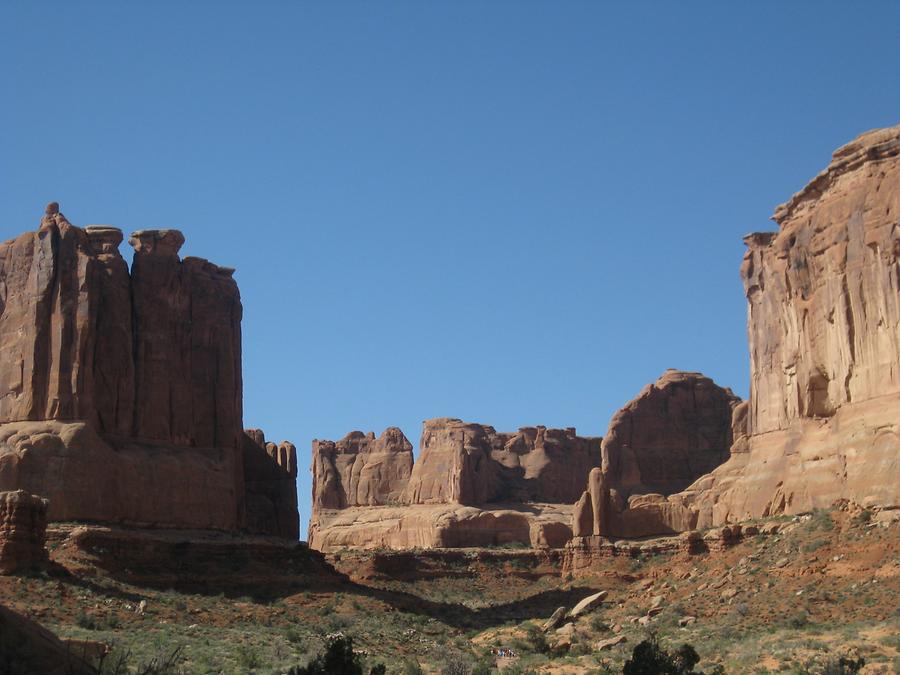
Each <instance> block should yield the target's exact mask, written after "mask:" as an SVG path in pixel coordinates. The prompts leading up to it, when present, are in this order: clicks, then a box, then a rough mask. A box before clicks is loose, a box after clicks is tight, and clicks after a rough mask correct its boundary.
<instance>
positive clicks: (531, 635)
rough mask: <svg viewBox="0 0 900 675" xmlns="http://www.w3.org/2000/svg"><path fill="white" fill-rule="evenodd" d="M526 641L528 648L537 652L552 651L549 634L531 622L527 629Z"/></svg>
mask: <svg viewBox="0 0 900 675" xmlns="http://www.w3.org/2000/svg"><path fill="white" fill-rule="evenodd" d="M525 642H526V644H527V646H528V650H529V651H532V652H534V653H535V654H546V653H547V652H549V651H550V644H549V643H548V642H547V636H546V635H544V631H542V630H541V629H540V628H538V627H537V626H535V625H534V624H531V625H529V626H528V628H527V629H525Z"/></svg>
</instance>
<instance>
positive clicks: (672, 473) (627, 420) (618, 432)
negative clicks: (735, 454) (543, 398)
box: [603, 370, 740, 497]
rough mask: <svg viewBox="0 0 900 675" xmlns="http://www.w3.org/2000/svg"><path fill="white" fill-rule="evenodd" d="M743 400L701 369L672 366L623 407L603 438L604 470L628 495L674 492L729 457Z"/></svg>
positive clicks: (625, 495) (611, 480)
mask: <svg viewBox="0 0 900 675" xmlns="http://www.w3.org/2000/svg"><path fill="white" fill-rule="evenodd" d="M738 403H740V399H739V398H738V397H737V396H735V395H734V394H732V393H731V390H729V389H723V388H722V387H719V386H717V385H716V383H715V382H713V381H712V380H711V379H709V378H708V377H704V376H703V375H701V374H700V373H685V372H681V371H677V370H667V371H666V372H665V373H663V375H662V376H661V377H660V378H659V379H658V380H657V381H656V382H655V383H654V384H648V385H647V386H646V387H644V389H643V390H641V393H640V394H638V395H637V397H636V398H634V399H633V400H632V401H630V402H629V403H628V404H626V405H625V407H624V408H622V409H621V410H619V411H618V412H617V413H616V414H615V415H614V416H613V418H612V421H611V422H610V423H609V431H608V432H607V434H606V436H605V437H604V438H603V471H604V473H606V475H607V479H608V481H609V482H610V484H611V485H612V486H615V488H616V490H617V491H618V492H619V494H621V495H622V496H623V497H628V496H630V495H632V494H646V493H649V492H654V493H659V494H664V495H668V494H672V493H673V492H678V491H679V490H683V489H684V488H686V487H687V486H688V485H690V484H691V483H693V482H694V481H695V480H696V479H697V478H698V477H700V476H702V475H703V474H705V473H709V472H710V471H712V470H713V469H714V468H716V467H717V466H718V465H719V464H721V463H722V462H724V461H725V460H727V459H728V457H729V448H730V447H731V444H732V440H733V438H732V429H731V421H732V410H733V408H734V407H735V406H736V405H737V404H738Z"/></svg>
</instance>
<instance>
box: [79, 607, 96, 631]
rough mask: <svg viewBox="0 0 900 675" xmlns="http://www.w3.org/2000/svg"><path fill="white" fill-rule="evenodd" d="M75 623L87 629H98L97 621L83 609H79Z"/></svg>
mask: <svg viewBox="0 0 900 675" xmlns="http://www.w3.org/2000/svg"><path fill="white" fill-rule="evenodd" d="M75 623H76V624H77V625H78V626H79V627H81V628H84V629H86V630H97V621H96V620H95V619H94V617H92V616H91V615H90V614H88V613H87V612H85V611H84V610H83V609H79V610H78V614H77V615H76V616H75Z"/></svg>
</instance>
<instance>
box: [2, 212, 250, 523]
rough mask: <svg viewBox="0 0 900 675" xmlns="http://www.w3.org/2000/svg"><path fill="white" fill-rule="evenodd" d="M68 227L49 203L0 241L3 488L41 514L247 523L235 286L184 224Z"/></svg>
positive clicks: (238, 309) (135, 520)
mask: <svg viewBox="0 0 900 675" xmlns="http://www.w3.org/2000/svg"><path fill="white" fill-rule="evenodd" d="M122 239H123V237H122V232H121V231H120V230H118V229H116V228H112V227H106V226H89V227H87V228H84V229H81V228H78V227H75V226H74V225H72V224H71V223H69V221H68V220H66V218H65V217H64V216H63V215H62V214H61V213H60V211H59V207H58V205H57V204H55V203H53V204H50V205H49V206H48V207H47V210H46V213H45V215H44V217H43V218H42V220H41V224H40V228H39V229H38V230H37V231H35V232H27V233H25V234H23V235H21V236H19V237H17V238H16V239H14V240H12V241H8V242H5V243H3V244H0V354H2V357H3V358H2V360H0V490H16V489H20V488H21V489H24V490H26V491H28V492H30V493H34V494H38V495H41V496H42V497H46V498H48V499H49V501H50V506H49V510H48V518H49V519H50V520H62V519H78V520H97V521H120V522H129V523H140V524H151V525H159V526H175V527H204V528H205V527H210V528H218V529H240V528H243V527H245V525H246V520H245V498H246V496H245V493H246V490H247V488H246V486H245V482H244V475H243V469H244V465H243V462H242V456H241V453H242V443H243V431H242V427H243V424H242V419H241V418H242V411H241V395H242V383H241V333H240V322H241V313H242V310H241V302H240V294H239V292H238V288H237V284H236V283H235V281H234V279H233V278H232V272H233V270H231V269H229V268H224V267H218V266H216V265H213V264H212V263H210V262H208V261H206V260H202V259H200V258H191V257H188V258H185V259H183V260H182V259H180V258H179V256H178V251H179V249H180V247H181V245H182V244H183V242H184V237H183V236H182V234H181V233H180V232H178V231H177V230H146V231H140V232H135V233H134V234H133V235H132V236H131V238H130V239H129V243H130V244H131V245H132V246H133V247H134V249H135V255H134V263H133V265H132V269H131V272H130V273H129V269H128V265H127V264H126V262H125V260H124V259H123V258H122V256H121V255H120V254H119V249H118V247H119V244H120V243H121V242H122Z"/></svg>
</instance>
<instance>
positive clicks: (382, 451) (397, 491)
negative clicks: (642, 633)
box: [309, 417, 600, 551]
mask: <svg viewBox="0 0 900 675" xmlns="http://www.w3.org/2000/svg"><path fill="white" fill-rule="evenodd" d="M420 448H421V455H420V457H419V459H418V461H416V462H415V463H414V462H413V455H412V445H411V444H410V443H409V441H408V440H407V439H406V437H405V436H404V435H403V434H402V432H401V431H400V430H399V429H397V428H390V429H387V430H386V431H385V432H384V433H383V434H382V435H381V436H380V437H378V438H376V437H375V435H374V434H372V433H369V434H363V433H362V432H358V431H355V432H352V433H350V434H348V435H347V436H345V437H344V438H343V439H341V440H340V441H336V442H334V441H314V442H313V464H312V471H313V513H312V515H311V518H310V526H309V542H310V546H312V547H313V548H317V549H320V550H326V551H327V550H333V549H338V548H380V547H387V548H396V549H402V548H413V547H427V548H437V547H453V548H456V547H466V546H493V545H504V544H522V545H526V546H534V547H560V546H563V545H564V544H565V543H566V541H568V539H569V538H570V537H571V533H572V531H571V527H570V525H569V521H570V520H571V511H572V506H571V504H572V502H574V501H575V499H576V498H577V497H578V495H579V494H580V493H581V490H582V489H583V485H584V481H585V480H587V476H588V473H589V472H590V470H591V469H592V468H593V467H596V466H599V464H600V439H599V438H585V437H581V436H578V435H576V433H575V430H574V429H548V428H546V427H542V426H536V427H523V428H521V429H519V430H518V431H516V432H510V433H503V432H497V431H496V430H495V429H494V428H493V427H490V426H487V425H483V424H474V423H469V422H463V421H462V420H458V419H452V418H446V417H444V418H437V419H432V420H427V421H426V422H425V423H424V427H423V431H422V440H421V445H420Z"/></svg>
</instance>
